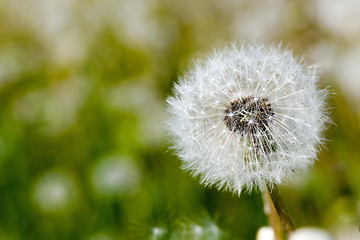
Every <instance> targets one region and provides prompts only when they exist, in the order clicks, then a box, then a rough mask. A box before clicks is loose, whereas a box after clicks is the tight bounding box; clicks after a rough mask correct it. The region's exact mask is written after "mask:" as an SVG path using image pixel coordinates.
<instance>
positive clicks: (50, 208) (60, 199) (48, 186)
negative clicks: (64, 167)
mask: <svg viewBox="0 0 360 240" xmlns="http://www.w3.org/2000/svg"><path fill="white" fill-rule="evenodd" d="M32 197H33V200H34V203H35V204H36V205H37V206H38V207H39V208H40V209H41V210H42V211H44V212H61V211H64V210H68V209H69V208H70V207H72V206H73V205H74V203H75V202H76V200H77V198H78V191H77V188H76V185H75V183H74V181H73V180H72V178H71V177H70V176H69V175H68V174H65V173H62V172H60V171H50V172H47V173H45V174H44V175H43V176H41V177H40V178H39V179H38V180H37V182H36V183H35V185H34V189H33V193H32Z"/></svg>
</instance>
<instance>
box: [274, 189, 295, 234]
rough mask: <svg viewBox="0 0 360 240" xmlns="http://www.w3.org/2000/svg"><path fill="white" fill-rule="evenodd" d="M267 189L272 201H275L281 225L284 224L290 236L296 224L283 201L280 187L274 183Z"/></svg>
mask: <svg viewBox="0 0 360 240" xmlns="http://www.w3.org/2000/svg"><path fill="white" fill-rule="evenodd" d="M267 190H268V193H269V195H270V197H271V199H272V202H273V203H274V207H275V209H276V212H277V214H278V215H279V218H280V222H281V225H282V226H283V229H284V230H285V232H286V234H287V236H290V234H291V233H292V232H293V231H295V226H294V224H293V222H292V220H291V217H290V214H289V212H288V210H287V208H286V206H285V204H284V202H283V201H282V198H281V195H280V192H279V189H278V188H277V186H276V185H274V186H272V187H269V186H267Z"/></svg>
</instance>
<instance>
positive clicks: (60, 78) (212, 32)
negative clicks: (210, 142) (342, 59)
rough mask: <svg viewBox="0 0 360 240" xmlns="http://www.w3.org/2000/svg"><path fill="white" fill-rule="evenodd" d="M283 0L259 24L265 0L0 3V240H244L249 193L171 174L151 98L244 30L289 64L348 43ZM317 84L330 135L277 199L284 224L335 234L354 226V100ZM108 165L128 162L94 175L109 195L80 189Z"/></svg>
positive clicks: (259, 212)
mask: <svg viewBox="0 0 360 240" xmlns="http://www.w3.org/2000/svg"><path fill="white" fill-rule="evenodd" d="M290 2H291V1H288V2H287V1H276V3H274V5H271V4H270V5H271V6H272V7H273V8H274V9H273V11H274V12H275V13H276V12H277V10H276V9H277V6H279V9H282V10H284V9H285V10H286V11H285V12H286V14H285V13H284V16H279V18H280V19H277V20H276V19H275V21H272V19H273V18H275V17H276V16H277V15H276V14H275V15H274V16H273V14H272V13H271V11H267V10H266V9H267V6H268V5H269V3H266V1H264V5H261V4H254V3H251V2H244V3H238V4H237V3H234V2H231V1H225V2H224V3H223V5H222V4H219V3H217V2H216V1H209V2H206V1H195V2H191V1H183V2H182V1H172V2H168V1H143V0H137V1H125V0H124V1H113V0H106V1H101V2H100V1H89V2H86V1H79V2H73V1H70V0H69V1H64V2H63V1H54V2H46V1H40V0H32V1H29V2H28V3H26V4H25V3H17V2H16V1H7V0H2V1H0V116H1V117H0V239H9V240H10V239H92V240H94V239H208V238H209V235H206V234H209V233H212V234H210V235H211V236H213V237H214V239H216V238H215V237H216V236H219V237H218V238H219V239H254V237H255V234H256V231H257V230H258V228H259V227H261V226H263V225H266V224H267V222H266V217H265V215H264V213H263V206H262V200H261V195H260V193H254V194H252V195H248V194H243V195H241V197H240V198H238V197H236V196H232V195H231V194H230V193H226V192H218V191H217V190H214V189H205V188H203V187H201V186H199V184H198V181H197V180H194V179H192V178H191V177H190V176H189V174H187V173H183V172H182V171H181V170H180V169H179V166H180V162H179V160H178V159H177V157H176V156H174V154H173V153H172V151H171V150H169V143H168V137H167V134H166V131H165V127H164V120H165V119H166V117H167V113H166V110H165V108H166V104H165V99H166V97H167V96H168V95H169V94H171V88H172V85H173V82H174V81H176V79H177V78H178V76H179V75H182V74H184V72H185V71H186V69H187V68H188V67H189V65H190V64H191V58H192V57H194V56H195V57H196V56H201V54H202V53H203V52H208V51H211V49H212V47H214V46H222V45H224V44H225V43H226V42H228V41H232V40H234V39H237V40H240V41H242V40H249V39H252V38H254V36H252V35H251V34H252V31H251V29H250V30H249V29H248V27H249V26H248V25H249V24H250V23H251V26H253V29H254V31H255V30H256V31H257V32H258V34H259V36H263V37H260V39H261V40H262V41H265V42H266V41H269V42H271V41H280V40H282V41H283V42H284V43H286V44H285V45H287V46H289V47H290V48H295V52H296V53H299V54H305V53H306V51H307V50H308V49H311V48H312V47H313V46H315V45H316V44H317V43H318V42H321V41H335V42H336V41H338V42H340V43H339V45H341V46H342V45H344V44H347V45H350V43H348V42H345V41H343V42H342V41H340V40H339V39H337V38H336V37H334V36H332V35H331V34H329V33H328V32H326V31H325V30H323V29H321V27H320V25H319V24H316V23H314V22H313V19H312V18H311V17H309V16H308V15H307V11H306V9H305V6H304V5H303V3H302V2H301V1H295V2H292V3H290ZM124 9H125V10H124ZM296 9H298V10H296ZM252 12H253V13H254V14H255V16H253V17H251V14H250V15H249V14H246V13H252ZM241 13H243V14H244V15H245V16H239V15H241ZM262 13H264V14H265V15H266V14H270V15H269V16H268V17H265V19H262V18H261V17H260V16H261V15H262ZM239 17H242V18H241V19H238V18H239ZM234 19H235V20H236V19H238V20H236V21H235V20H234ZM281 19H288V20H289V21H287V22H283V21H281ZM269 20H271V21H269ZM290 20H291V21H290ZM273 22H274V23H273ZM279 22H280V23H279ZM276 24H285V25H279V26H278V25H276ZM268 25H269V29H270V30H271V29H277V31H276V32H273V33H272V32H271V31H269V30H266V29H264V26H268ZM234 26H235V27H236V28H234ZM276 26H277V27H276ZM235 30H236V31H235ZM256 31H255V32H256ZM262 31H263V32H262ZM314 32H315V33H316V34H315V35H313V33H314ZM271 33H272V34H271ZM334 39H335V40H334ZM344 42H345V43H344ZM324 76H325V78H323V79H322V80H323V84H324V85H325V86H326V85H328V84H329V83H332V85H333V86H332V87H331V91H333V92H335V93H336V94H335V95H333V96H332V98H331V99H330V106H331V108H332V109H331V112H332V119H333V121H334V123H335V124H336V125H333V126H331V127H330V128H329V129H328V131H327V132H326V137H327V138H328V139H329V141H328V142H327V143H326V148H325V149H323V150H322V151H321V152H320V154H319V158H320V160H319V161H318V162H316V164H315V167H314V168H313V169H311V170H310V171H309V173H308V174H307V175H306V176H303V177H302V178H300V180H296V181H295V183H294V184H291V185H287V186H284V187H282V189H281V190H282V191H283V195H284V198H285V201H286V202H287V203H288V205H289V208H290V211H291V212H292V213H293V215H294V220H295V223H296V225H298V226H304V225H315V226H319V227H324V228H327V229H328V230H330V231H332V232H336V231H337V230H338V229H340V228H341V227H343V226H344V227H345V226H352V225H354V224H355V225H356V224H358V223H359V220H360V219H359V218H360V217H359V216H360V202H359V199H360V195H359V194H360V191H359V190H360V189H359V187H358V186H359V184H360V177H359V176H360V175H359V174H358V169H360V161H359V160H360V149H359V147H358V146H359V145H360V134H359V133H360V119H359V112H358V108H357V104H359V102H356V101H355V102H354V99H353V98H351V96H350V95H349V94H348V93H347V92H343V90H342V88H341V86H339V85H338V84H337V83H336V76H333V75H331V73H328V74H326V73H325V75H324ZM109 156H115V157H116V159H117V160H116V161H118V162H119V163H120V166H123V165H121V164H123V161H125V160H123V159H128V160H127V161H131V162H132V166H134V167H131V168H130V170H129V169H126V174H130V175H126V174H125V173H124V172H122V170H121V168H117V167H116V166H118V165H114V167H113V168H110V170H112V171H111V172H109V173H107V172H106V171H108V170H106V169H105V170H101V173H102V171H105V172H104V175H103V178H104V179H102V180H101V181H104V184H105V185H106V184H109V189H116V188H117V187H118V188H119V192H116V191H115V192H113V191H110V192H106V191H107V190H106V189H107V188H104V189H103V191H102V190H100V191H99V190H94V182H93V180H91V179H92V172H93V171H95V170H94V169H96V167H97V166H101V164H100V165H99V164H98V163H101V162H103V161H105V160H106V159H107V158H108V157H109ZM118 169H120V170H118ZM131 169H135V170H131ZM96 171H97V170H96ZM99 171H100V170H99ZM131 171H133V172H131ZM129 172H130V173H129ZM131 174H132V175H131ZM124 175H125V176H130V177H127V178H125V179H124V178H122V176H124ZM56 176H58V177H56ZM59 176H60V177H59ZM131 176H133V177H131ZM134 176H135V177H134ZM129 178H130V180H131V178H138V179H139V180H138V181H133V182H132V181H129V182H126V183H127V184H131V185H130V186H131V188H130V189H129V188H125V187H124V188H122V186H124V185H121V184H123V182H124V181H127V180H129ZM99 181H100V180H99ZM95 188H96V187H95ZM34 196H36V197H34ZM39 199H40V200H39ZM196 226H198V227H200V228H198V227H196ZM212 226H216V228H214V227H212ZM196 229H197V230H199V229H200V230H201V231H203V232H201V231H200V233H196V231H195V230H196ZM214 229H215V230H214ZM216 229H217V230H216ZM211 231H215V232H211ZM196 234H198V235H196Z"/></svg>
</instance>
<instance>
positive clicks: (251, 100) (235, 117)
mask: <svg viewBox="0 0 360 240" xmlns="http://www.w3.org/2000/svg"><path fill="white" fill-rule="evenodd" d="M273 115H274V111H273V109H272V108H271V104H270V103H269V100H268V99H267V98H260V97H254V96H248V97H245V98H238V99H236V100H235V101H232V102H230V104H229V105H228V106H227V107H226V109H225V117H224V122H225V124H226V127H227V128H228V129H229V130H231V131H233V132H237V133H241V134H245V133H248V134H251V135H254V134H256V133H259V132H267V128H268V125H269V122H270V119H271V117H272V116H273Z"/></svg>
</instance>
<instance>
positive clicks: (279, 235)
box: [264, 190, 284, 240]
mask: <svg viewBox="0 0 360 240" xmlns="http://www.w3.org/2000/svg"><path fill="white" fill-rule="evenodd" d="M264 204H265V213H266V214H267V215H268V218H269V222H270V224H271V226H272V228H273V230H274V236H275V239H276V240H284V236H283V230H282V227H281V221H280V218H279V215H278V214H277V211H276V209H275V206H274V203H273V201H272V200H271V196H270V193H269V191H268V190H266V191H265V192H264Z"/></svg>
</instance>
